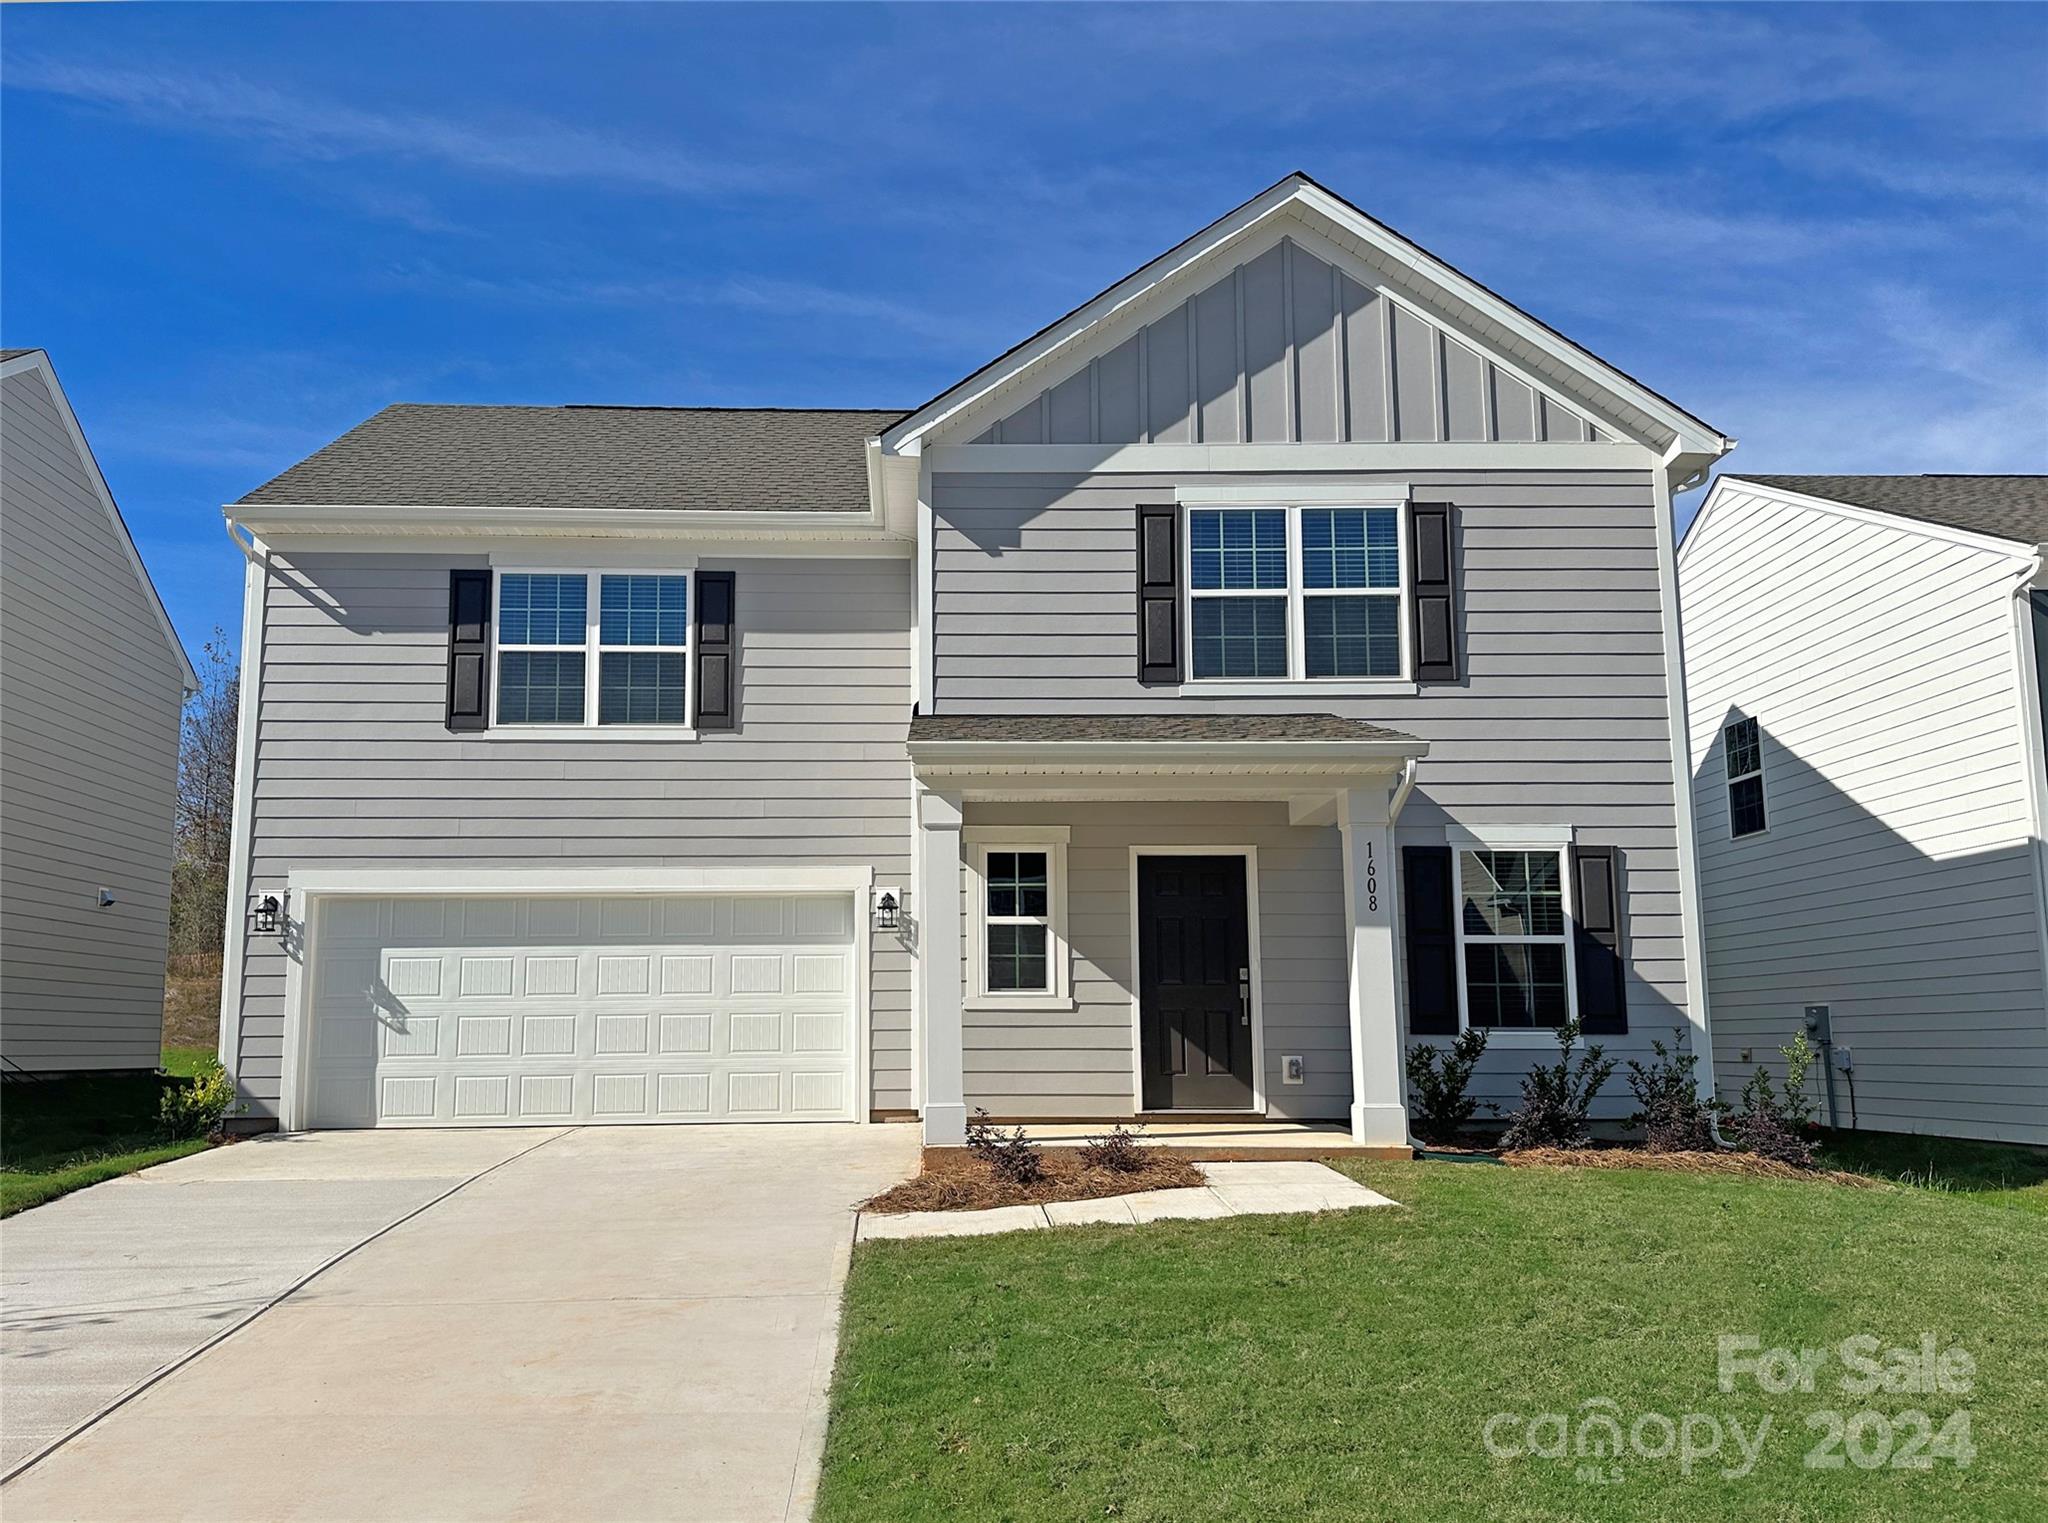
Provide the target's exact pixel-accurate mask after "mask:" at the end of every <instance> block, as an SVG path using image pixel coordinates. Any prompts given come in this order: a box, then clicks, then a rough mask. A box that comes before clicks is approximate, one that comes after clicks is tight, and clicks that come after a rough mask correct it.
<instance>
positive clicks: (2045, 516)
mask: <svg viewBox="0 0 2048 1523" xmlns="http://www.w3.org/2000/svg"><path fill="white" fill-rule="evenodd" d="M1731 474H1735V475H1736V479H1737V480H1740V481H1753V482H1755V483H1756V484H1757V485H1758V486H1764V487H1776V488H1778V489H1779V490H1780V491H1785V492H1798V493H1799V494H1801V495H1802V496H1805V497H1825V498H1826V499H1828V501H1830V502H1846V503H1848V504H1850V505H1851V506H1852V507H1858V508H1870V509H1873V510H1874V511H1876V512H1879V513H1896V514H1898V515H1899V516H1900V517H1902V518H1917V519H1919V520H1921V521H1922V522H1924V523H1931V524H1941V525H1943V526H1944V527H1947V528H1950V529H1966V530H1968V531H1969V532H1971V533H1973V534H1989V535H1993V536H1995V537H1996V538H1999V539H2012V540H2018V541H2019V542H2020V543H2022V544H2027V545H2038V544H2042V543H2044V542H2048V476H1743V475H1740V474H1739V473H1731Z"/></svg>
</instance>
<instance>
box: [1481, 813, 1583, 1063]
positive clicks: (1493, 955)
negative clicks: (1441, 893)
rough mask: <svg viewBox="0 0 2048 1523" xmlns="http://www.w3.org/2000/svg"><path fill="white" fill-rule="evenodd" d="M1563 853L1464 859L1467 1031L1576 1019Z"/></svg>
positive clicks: (1516, 853) (1547, 1025) (1499, 853)
mask: <svg viewBox="0 0 2048 1523" xmlns="http://www.w3.org/2000/svg"><path fill="white" fill-rule="evenodd" d="M1564 878H1565V875H1564V854H1563V853H1562V852H1561V851H1555V850H1547V851H1489V850H1479V849H1460V850H1459V852H1458V949H1459V959H1460V965H1461V968H1462V972H1463V987H1462V990H1461V994H1462V997H1463V999H1464V1004H1465V1024H1466V1025H1468V1026H1483V1027H1486V1028H1488V1029H1494V1030H1512V1029H1517V1028H1519V1029H1523V1030H1531V1029H1538V1028H1550V1029H1555V1028H1557V1027H1559V1026H1562V1025H1563V1024H1564V1023H1565V1022H1566V1021H1568V1020H1570V1019H1571V1016H1572V1006H1573V990H1572V984H1571V977H1570V968H1569V965H1568V959H1567V956H1566V952H1567V949H1568V947H1569V945H1570V932H1571V916H1570V910H1569V906H1568V905H1567V903H1566V899H1565V886H1564Z"/></svg>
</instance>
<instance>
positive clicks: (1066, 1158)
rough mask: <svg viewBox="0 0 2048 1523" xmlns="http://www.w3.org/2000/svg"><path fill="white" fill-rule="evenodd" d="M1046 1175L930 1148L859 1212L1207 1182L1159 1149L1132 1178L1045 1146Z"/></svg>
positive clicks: (1021, 1202) (1071, 1151) (984, 1205)
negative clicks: (997, 1171) (1001, 1175)
mask: <svg viewBox="0 0 2048 1523" xmlns="http://www.w3.org/2000/svg"><path fill="white" fill-rule="evenodd" d="M1043 1152H1044V1157H1045V1177H1044V1178H1043V1179H1041V1180H1039V1182H1038V1183H1037V1184H1034V1185H1019V1184H1012V1183H1010V1182H1009V1181H1008V1180H1006V1179H998V1178H996V1177H995V1175H994V1173H993V1172H991V1170H990V1169H989V1166H988V1164H987V1162H986V1161H984V1160H983V1159H981V1158H978V1157H976V1156H975V1155H974V1154H972V1153H969V1152H967V1151H965V1150H960V1151H957V1152H956V1151H954V1150H952V1149H944V1150H941V1149H931V1150H928V1151H927V1152H926V1153H925V1155H924V1171H923V1172H922V1173H920V1174H919V1175H918V1176H917V1178H915V1179H911V1180H906V1181H904V1182H903V1183H902V1184H900V1185H897V1186H896V1187H895V1188H894V1189H891V1190H884V1191H883V1192H882V1193H881V1194H880V1195H877V1196H876V1197H875V1198H874V1199H873V1200H869V1201H864V1202H863V1203H862V1205H861V1209H862V1210H863V1211H879V1212H884V1213H893V1212H898V1211H987V1210H991V1209H993V1208H994V1207H996V1206H1043V1205H1048V1204H1050V1203H1051V1202H1053V1201H1056V1200H1099V1199H1101V1198H1102V1197H1103V1196H1106V1195H1136V1194H1138V1193H1140V1192H1142V1191H1145V1190H1184V1189H1189V1188H1192V1187H1194V1186H1198V1185H1202V1184H1206V1183H1207V1180H1206V1179H1205V1178H1204V1176H1203V1174H1202V1171H1201V1170H1200V1169H1198V1168H1196V1167H1195V1166H1194V1165H1193V1164H1192V1163H1189V1162H1188V1161H1187V1160H1186V1159H1184V1158H1182V1157H1180V1156H1179V1155H1177V1154H1174V1153H1169V1152H1167V1151H1166V1150H1165V1149H1163V1148H1153V1149H1149V1150H1147V1152H1146V1154H1145V1166H1144V1167H1143V1168H1142V1169H1140V1170H1138V1171H1137V1172H1136V1173H1134V1174H1118V1173H1114V1172H1112V1171H1111V1170H1108V1169H1091V1168H1089V1167H1088V1166H1087V1165H1086V1164H1084V1163H1083V1162H1081V1155H1080V1152H1079V1150H1078V1149H1075V1148H1046V1149H1044V1150H1043Z"/></svg>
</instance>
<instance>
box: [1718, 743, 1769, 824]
mask: <svg viewBox="0 0 2048 1523" xmlns="http://www.w3.org/2000/svg"><path fill="white" fill-rule="evenodd" d="M1721 750H1722V753H1723V760H1724V762H1725V763H1726V765H1727V771H1728V834H1729V835H1730V836H1753V835H1755V834H1757V833H1758V832H1759V831H1761V830H1762V829H1763V828H1764V823H1765V821H1764V741H1763V734H1762V732H1761V731H1760V730H1759V729H1758V728H1757V722H1756V721H1755V720H1754V719H1738V720H1736V721H1735V722H1734V723H1733V724H1731V725H1727V726H1725V727H1724V728H1723V729H1722V731H1721Z"/></svg>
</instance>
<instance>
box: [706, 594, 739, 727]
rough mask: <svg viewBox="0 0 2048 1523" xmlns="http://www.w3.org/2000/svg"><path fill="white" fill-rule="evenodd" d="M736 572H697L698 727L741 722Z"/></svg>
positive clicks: (725, 725)
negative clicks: (735, 592) (735, 621)
mask: <svg viewBox="0 0 2048 1523" xmlns="http://www.w3.org/2000/svg"><path fill="white" fill-rule="evenodd" d="M733 619H734V609H733V574H732V573H731V572H730V571H700V572H698V573H697V728H698V729H700V730H730V729H732V728H734V727H735V726H736V725H737V724H738V722H739V707H740V684H739V675H740V674H739V633H738V626H737V625H736V624H735V623H734V622H733Z"/></svg>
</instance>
